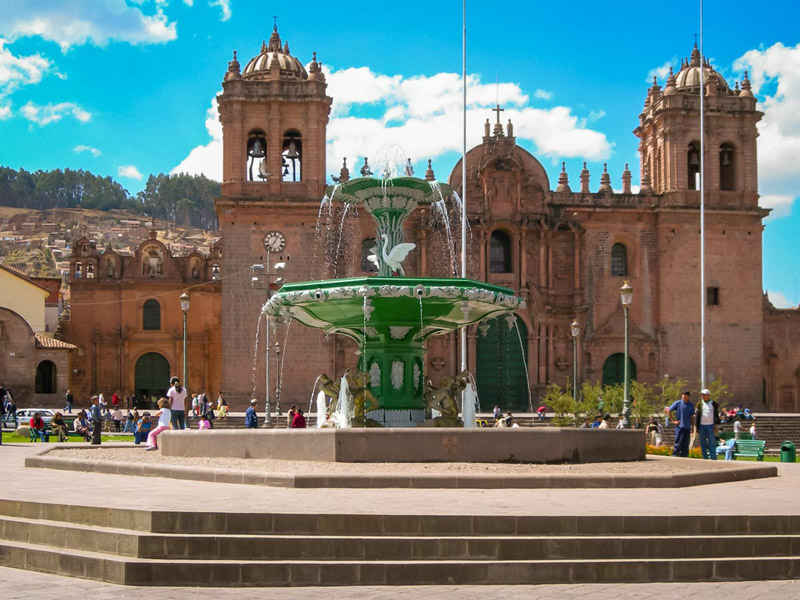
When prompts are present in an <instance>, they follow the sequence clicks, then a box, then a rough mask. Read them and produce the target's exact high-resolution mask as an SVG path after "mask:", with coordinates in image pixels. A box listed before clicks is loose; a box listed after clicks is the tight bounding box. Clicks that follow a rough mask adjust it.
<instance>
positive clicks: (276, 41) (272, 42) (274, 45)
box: [267, 25, 281, 52]
mask: <svg viewBox="0 0 800 600" xmlns="http://www.w3.org/2000/svg"><path fill="white" fill-rule="evenodd" d="M267 50H270V51H271V52H280V51H281V36H280V34H278V26H277V25H275V26H274V27H273V28H272V33H271V34H270V36H269V45H268V46H267Z"/></svg>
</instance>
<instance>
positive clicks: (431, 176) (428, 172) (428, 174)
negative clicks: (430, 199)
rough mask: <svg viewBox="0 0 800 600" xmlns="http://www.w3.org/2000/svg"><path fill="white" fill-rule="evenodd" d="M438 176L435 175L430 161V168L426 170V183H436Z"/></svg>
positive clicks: (429, 160)
mask: <svg viewBox="0 0 800 600" xmlns="http://www.w3.org/2000/svg"><path fill="white" fill-rule="evenodd" d="M435 180H436V175H434V174H433V167H432V166H431V159H430V158H429V159H428V168H427V169H425V181H435Z"/></svg>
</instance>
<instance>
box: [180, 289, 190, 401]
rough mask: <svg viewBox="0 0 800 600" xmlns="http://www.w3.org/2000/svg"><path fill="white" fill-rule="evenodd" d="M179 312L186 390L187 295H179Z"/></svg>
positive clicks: (184, 385)
mask: <svg viewBox="0 0 800 600" xmlns="http://www.w3.org/2000/svg"><path fill="white" fill-rule="evenodd" d="M181 311H182V312H183V388H184V389H188V387H187V386H188V385H189V382H188V381H186V373H187V369H186V316H187V315H188V314H189V294H187V293H186V292H183V293H182V294H181Z"/></svg>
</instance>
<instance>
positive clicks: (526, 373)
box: [513, 317, 533, 412]
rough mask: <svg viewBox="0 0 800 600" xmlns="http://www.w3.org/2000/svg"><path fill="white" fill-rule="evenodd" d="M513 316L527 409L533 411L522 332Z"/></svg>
mask: <svg viewBox="0 0 800 600" xmlns="http://www.w3.org/2000/svg"><path fill="white" fill-rule="evenodd" d="M513 318H514V327H516V328H517V339H518V340H519V352H520V356H522V367H523V368H524V369H525V381H526V383H527V386H528V409H529V410H530V411H531V412H533V397H532V396H531V378H530V376H529V375H528V361H527V360H526V358H525V347H524V346H523V345H522V334H521V333H520V332H519V323H518V322H517V317H513Z"/></svg>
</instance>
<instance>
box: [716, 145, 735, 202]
mask: <svg viewBox="0 0 800 600" xmlns="http://www.w3.org/2000/svg"><path fill="white" fill-rule="evenodd" d="M719 189H721V190H722V191H723V192H732V191H734V190H735V189H736V148H735V147H734V145H733V144H729V143H725V144H722V145H721V146H720V147H719Z"/></svg>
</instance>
